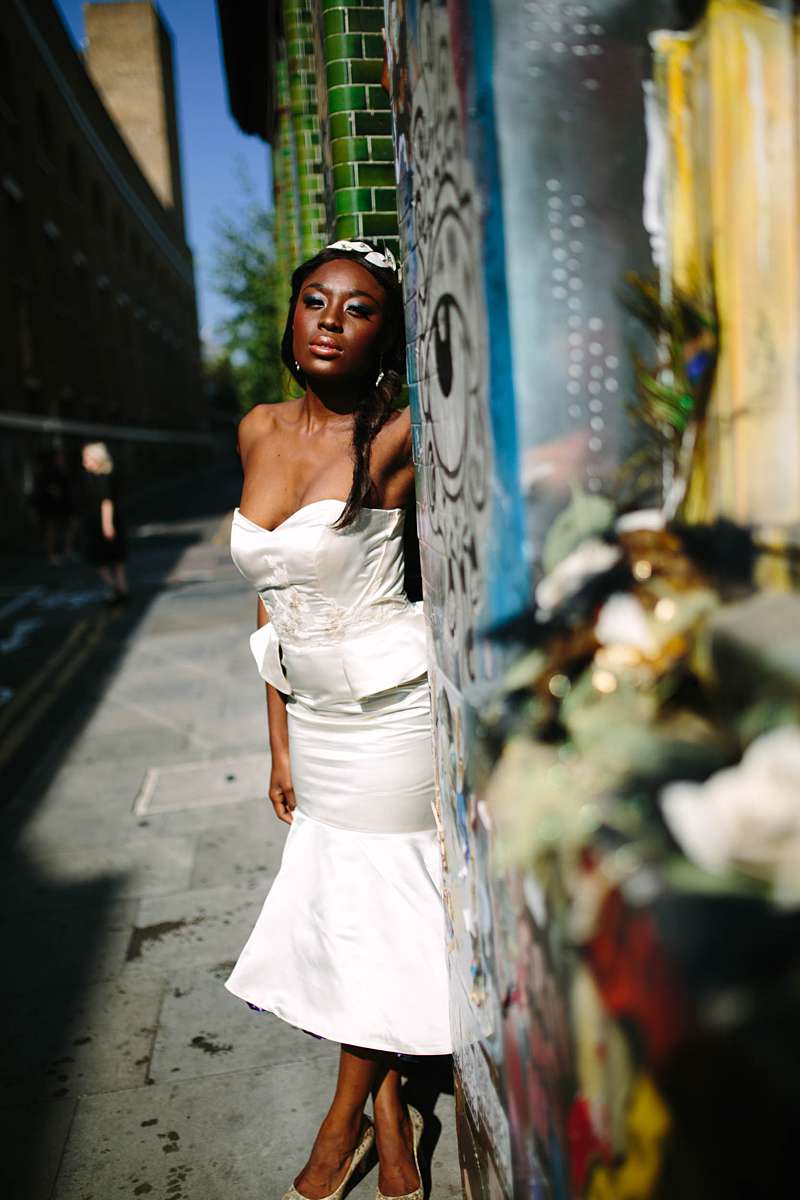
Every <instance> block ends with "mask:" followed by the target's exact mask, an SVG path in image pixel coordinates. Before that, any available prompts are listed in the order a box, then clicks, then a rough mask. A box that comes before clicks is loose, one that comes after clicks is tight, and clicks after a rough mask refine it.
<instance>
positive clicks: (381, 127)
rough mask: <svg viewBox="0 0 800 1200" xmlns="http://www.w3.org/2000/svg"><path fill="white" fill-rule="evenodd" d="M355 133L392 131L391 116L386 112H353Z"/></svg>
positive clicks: (388, 132)
mask: <svg viewBox="0 0 800 1200" xmlns="http://www.w3.org/2000/svg"><path fill="white" fill-rule="evenodd" d="M355 132H356V133H361V134H364V133H379V134H384V135H388V134H391V132H392V116H391V113H388V112H377V113H371V112H360V113H356V114H355Z"/></svg>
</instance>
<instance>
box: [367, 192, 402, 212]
mask: <svg viewBox="0 0 800 1200" xmlns="http://www.w3.org/2000/svg"><path fill="white" fill-rule="evenodd" d="M372 194H373V200H374V203H373V207H374V209H375V211H376V212H397V189H396V188H375V189H374V191H373V193H372Z"/></svg>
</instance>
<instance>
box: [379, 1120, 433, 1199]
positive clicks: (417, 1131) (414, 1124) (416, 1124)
mask: <svg viewBox="0 0 800 1200" xmlns="http://www.w3.org/2000/svg"><path fill="white" fill-rule="evenodd" d="M408 1115H409V1117H410V1119H411V1128H412V1129H413V1131H414V1166H415V1167H416V1168H417V1175H419V1187H418V1188H417V1190H416V1191H415V1192H406V1193H405V1194H404V1195H402V1196H384V1194H383V1192H382V1191H381V1189H380V1188H378V1190H377V1192H376V1193H375V1200H425V1195H424V1193H423V1190H422V1172H421V1171H420V1169H419V1158H418V1157H417V1151H418V1150H419V1143H420V1138H421V1137H422V1131H423V1129H424V1128H425V1123H424V1121H423V1120H422V1117H421V1115H420V1114H419V1113H418V1112H417V1110H416V1109H415V1108H414V1106H413V1104H409V1106H408Z"/></svg>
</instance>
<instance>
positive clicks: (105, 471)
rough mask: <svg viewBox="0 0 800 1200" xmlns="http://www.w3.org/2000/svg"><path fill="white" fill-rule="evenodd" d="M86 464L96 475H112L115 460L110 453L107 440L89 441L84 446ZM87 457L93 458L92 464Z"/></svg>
mask: <svg viewBox="0 0 800 1200" xmlns="http://www.w3.org/2000/svg"><path fill="white" fill-rule="evenodd" d="M83 458H84V466H86V469H87V470H89V471H92V472H93V473H94V474H95V475H110V474H111V472H112V471H113V470H114V460H113V458H112V457H111V455H110V454H109V453H108V446H107V445H106V444H105V442H87V443H86V445H85V446H84V447H83ZM87 459H90V460H91V466H89V465H88V463H87V461H86V460H87Z"/></svg>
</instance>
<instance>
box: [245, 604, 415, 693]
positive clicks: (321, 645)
mask: <svg viewBox="0 0 800 1200" xmlns="http://www.w3.org/2000/svg"><path fill="white" fill-rule="evenodd" d="M375 610H377V611H375ZM348 617H349V619H348V620H347V621H346V623H344V624H343V625H342V627H341V628H340V629H339V630H337V631H336V635H335V636H331V637H329V638H324V637H320V636H319V635H316V636H314V637H309V638H293V637H292V636H291V635H287V634H284V635H283V636H281V635H280V634H279V632H278V627H277V624H276V622H275V621H274V620H270V621H269V623H268V624H266V625H262V626H261V628H260V629H257V630H256V632H255V633H254V634H252V635H251V637H250V649H251V650H252V652H253V657H254V658H255V660H256V666H257V667H258V672H259V674H260V675H261V678H262V679H264V680H266V682H267V683H271V684H272V686H273V687H274V688H277V689H278V691H279V692H283V693H284V695H288V696H295V697H296V698H297V699H298V700H301V701H303V702H304V703H306V704H308V705H310V706H311V707H314V708H318V707H319V708H325V707H329V706H330V705H331V704H336V705H339V704H342V703H347V702H351V701H361V700H364V699H366V698H367V697H369V696H375V695H377V694H378V693H380V692H386V691H389V690H390V689H391V688H395V687H400V686H402V685H403V684H406V683H411V682H412V681H414V680H418V679H420V678H421V677H422V676H424V675H425V673H426V671H427V666H428V664H427V642H426V635H425V619H424V616H423V612H422V602H421V601H420V602H419V603H417V604H411V603H410V602H409V601H407V600H406V601H397V602H396V603H394V604H391V605H389V604H386V605H372V606H370V607H369V608H368V609H366V610H363V611H361V612H353V613H351V614H349V615H348Z"/></svg>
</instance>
